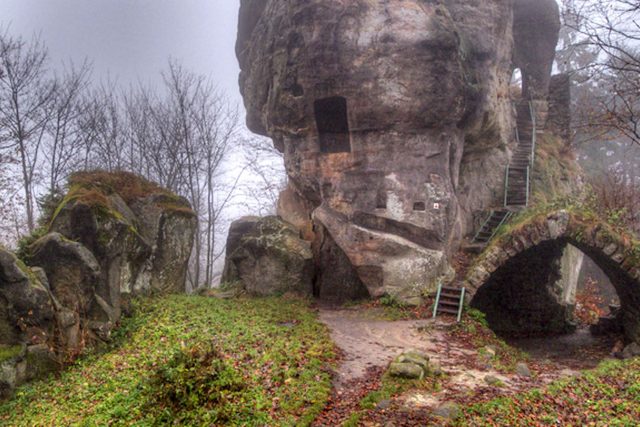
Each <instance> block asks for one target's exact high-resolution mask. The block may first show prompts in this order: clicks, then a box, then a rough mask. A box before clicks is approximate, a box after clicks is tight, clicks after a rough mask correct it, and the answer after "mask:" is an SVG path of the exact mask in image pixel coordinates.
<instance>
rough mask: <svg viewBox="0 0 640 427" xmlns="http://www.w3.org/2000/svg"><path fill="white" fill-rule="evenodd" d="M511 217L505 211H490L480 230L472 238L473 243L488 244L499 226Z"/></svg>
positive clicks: (508, 211) (509, 213)
mask: <svg viewBox="0 0 640 427" xmlns="http://www.w3.org/2000/svg"><path fill="white" fill-rule="evenodd" d="M512 215H513V212H512V211H510V210H507V209H498V210H492V211H491V212H490V213H489V217H488V218H487V220H486V221H485V222H484V223H483V224H482V227H480V230H478V232H477V233H476V235H475V236H474V237H473V243H476V244H477V243H481V244H486V243H488V242H489V240H491V239H493V237H494V236H495V235H496V233H497V232H498V229H499V228H500V226H501V225H502V224H504V223H506V222H508V221H509V219H511V216H512Z"/></svg>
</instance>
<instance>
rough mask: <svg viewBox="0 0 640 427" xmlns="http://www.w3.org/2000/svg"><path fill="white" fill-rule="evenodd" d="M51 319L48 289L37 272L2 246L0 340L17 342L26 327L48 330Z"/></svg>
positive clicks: (0, 264)
mask: <svg viewBox="0 0 640 427" xmlns="http://www.w3.org/2000/svg"><path fill="white" fill-rule="evenodd" d="M52 319H53V305H52V302H51V301H50V298H49V293H48V292H47V289H46V288H45V286H43V284H42V283H41V282H40V280H39V279H38V277H37V275H36V274H35V273H34V272H33V271H31V269H30V268H29V267H27V266H26V265H24V263H22V262H21V261H19V260H18V259H17V258H16V256H15V255H13V254H12V253H11V252H8V251H6V250H5V249H3V248H0V344H15V343H16V342H18V341H20V336H21V335H24V332H25V331H27V330H31V331H32V332H34V333H37V332H35V330H36V329H38V328H40V329H41V330H42V331H44V330H48V324H49V323H50V322H51V320H52ZM32 328H35V329H32ZM46 333H47V332H45V334H46Z"/></svg>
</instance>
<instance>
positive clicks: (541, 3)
mask: <svg viewBox="0 0 640 427" xmlns="http://www.w3.org/2000/svg"><path fill="white" fill-rule="evenodd" d="M513 14H514V18H513V21H514V22H513V38H514V42H515V49H514V59H513V63H514V66H515V67H516V68H520V70H521V71H522V97H523V98H524V99H534V100H540V99H545V98H546V97H547V94H548V92H549V83H550V81H551V70H552V68H553V60H554V59H555V56H556V46H557V44H558V35H559V33H560V10H559V7H558V3H557V2H556V1H555V0H535V1H531V0H515V1H514V13H513Z"/></svg>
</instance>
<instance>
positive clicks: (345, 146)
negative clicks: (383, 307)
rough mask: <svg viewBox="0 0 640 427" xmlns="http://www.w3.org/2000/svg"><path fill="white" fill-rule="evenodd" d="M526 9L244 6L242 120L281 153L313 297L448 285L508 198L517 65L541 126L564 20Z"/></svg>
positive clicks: (302, 2) (407, 0) (486, 5)
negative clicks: (486, 216) (464, 251)
mask: <svg viewBox="0 0 640 427" xmlns="http://www.w3.org/2000/svg"><path fill="white" fill-rule="evenodd" d="M524 3H526V2H524V0H519V1H516V5H515V8H514V4H513V1H511V0H496V1H491V2H468V1H466V0H464V1H463V0H445V1H440V2H425V1H422V0H390V1H385V2H369V1H364V0H353V1H340V0H331V1H326V0H322V1H321V0H297V1H289V2H282V1H277V0H242V1H241V7H240V21H239V31H238V40H237V45H236V52H237V56H238V60H239V62H240V67H241V74H240V89H241V92H242V95H243V97H244V102H245V106H246V108H247V114H248V116H247V124H248V126H249V127H250V129H251V130H252V131H254V132H256V133H259V134H262V135H266V136H269V137H271V138H272V139H273V141H274V144H275V146H276V147H277V148H278V149H279V150H281V151H282V152H283V153H284V158H285V165H286V170H287V174H288V177H289V185H288V188H287V189H286V190H285V192H284V193H283V194H282V195H281V203H280V205H279V211H278V214H279V215H280V216H281V218H282V219H284V220H285V221H288V222H290V223H291V224H293V225H295V226H296V227H297V228H298V229H299V230H300V233H301V236H302V238H304V239H307V240H311V241H312V242H313V247H314V248H316V250H315V251H314V260H315V263H316V267H317V274H316V276H315V277H316V279H315V280H316V283H315V287H314V289H315V293H316V295H318V296H320V295H323V294H324V295H342V294H343V293H342V292H341V289H343V288H349V289H359V288H362V287H364V288H366V289H367V292H368V294H369V295H370V296H373V297H379V296H381V295H384V294H390V295H392V296H394V297H396V298H398V299H399V300H402V301H405V302H418V301H419V300H420V298H421V296H422V294H423V293H424V292H426V291H428V290H430V289H433V287H434V286H435V283H436V282H437V281H439V280H448V279H451V278H452V277H453V275H452V272H451V267H450V264H449V260H450V257H451V255H452V254H453V253H455V252H456V251H457V250H458V248H459V246H460V243H461V241H462V239H463V238H464V237H465V236H468V235H470V234H472V233H473V231H474V227H475V226H476V225H477V221H476V220H477V217H478V215H480V214H481V213H482V212H484V211H486V210H487V209H489V208H491V207H493V206H500V204H501V202H502V200H503V198H504V191H505V187H504V186H505V178H504V177H505V168H506V166H507V165H508V164H509V161H510V157H511V153H512V149H513V148H514V145H515V144H516V141H515V125H516V120H515V118H516V116H515V114H516V110H515V108H514V107H513V104H512V101H513V100H512V99H511V98H510V96H509V94H510V86H509V85H510V81H511V75H512V72H513V69H514V68H521V71H522V72H523V75H524V81H525V87H524V96H525V97H527V98H525V101H528V100H530V99H531V100H533V101H534V102H535V103H536V105H537V106H538V107H539V110H540V115H541V117H540V119H541V123H542V124H544V120H545V119H546V112H547V108H546V106H547V99H546V96H547V93H548V88H549V77H550V70H551V64H552V62H553V57H554V50H555V44H556V43H557V37H558V29H559V28H558V26H557V25H556V24H557V22H559V19H558V10H557V6H554V5H555V2H553V0H545V1H542V2H537V3H539V4H537V6H535V7H527V6H526V5H525V4H524ZM514 12H515V18H514ZM525 15H526V16H525ZM527 16H528V17H529V18H533V21H534V22H536V23H537V24H536V25H528V22H529V21H526V20H525V19H524V18H526V17H527ZM525 21H526V22H525ZM525 23H527V25H525ZM514 33H515V35H516V37H515V38H514ZM541 76H542V77H541ZM531 97H533V98H531ZM345 261H346V262H345ZM338 265H339V266H340V268H339V271H340V275H339V277H338V276H337V275H335V274H333V273H334V272H335V271H336V266H338ZM347 282H348V283H347Z"/></svg>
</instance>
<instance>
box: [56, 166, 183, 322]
mask: <svg viewBox="0 0 640 427" xmlns="http://www.w3.org/2000/svg"><path fill="white" fill-rule="evenodd" d="M69 185H70V188H71V189H70V192H69V194H68V195H67V196H66V198H65V201H63V204H62V205H61V206H60V207H59V208H58V210H57V214H56V216H55V217H54V218H53V220H52V222H51V224H52V225H51V230H52V231H57V232H60V233H61V234H63V235H65V236H67V237H69V238H71V239H73V240H77V241H79V242H81V243H82V244H83V245H85V246H86V247H87V248H89V250H90V251H91V252H92V253H93V254H94V255H95V256H96V258H97V259H98V262H99V264H100V267H101V280H100V284H99V286H98V290H97V294H98V295H100V296H101V297H102V299H103V300H104V301H106V302H107V303H108V304H109V305H110V306H111V307H113V308H114V310H115V312H116V314H117V315H119V312H120V307H119V301H120V294H121V293H131V294H141V293H149V292H156V293H169V292H184V291H185V280H186V272H187V265H188V260H189V257H190V255H191V249H192V246H193V239H194V234H195V229H196V218H195V215H194V213H193V211H192V210H191V207H190V206H189V203H188V201H187V200H186V199H184V198H181V197H178V196H176V195H173V194H172V193H170V192H169V191H167V190H165V189H162V188H160V187H158V186H157V185H155V184H153V183H151V182H149V181H146V180H144V179H143V178H141V177H137V176H135V175H133V174H128V173H126V172H118V173H112V174H109V173H106V172H94V173H89V172H87V173H80V174H75V175H72V176H71V178H70V181H69Z"/></svg>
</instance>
